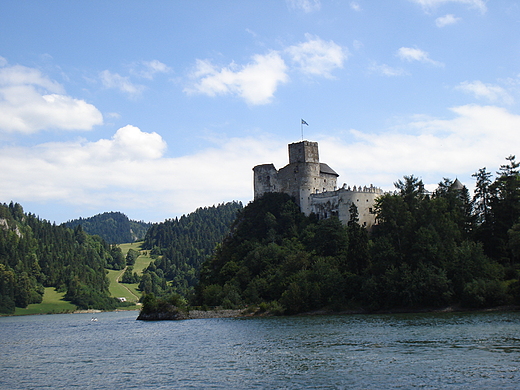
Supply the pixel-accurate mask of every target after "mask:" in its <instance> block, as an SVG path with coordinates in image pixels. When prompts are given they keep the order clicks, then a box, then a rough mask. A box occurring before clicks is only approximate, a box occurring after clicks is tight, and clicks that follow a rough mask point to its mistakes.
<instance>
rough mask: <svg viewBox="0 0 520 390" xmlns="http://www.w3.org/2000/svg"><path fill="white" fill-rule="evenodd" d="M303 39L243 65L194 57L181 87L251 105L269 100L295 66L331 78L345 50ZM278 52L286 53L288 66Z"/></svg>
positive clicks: (321, 42) (313, 74)
mask: <svg viewBox="0 0 520 390" xmlns="http://www.w3.org/2000/svg"><path fill="white" fill-rule="evenodd" d="M305 37H306V38H307V41H305V42H302V43H299V44H296V45H292V46H289V47H287V48H286V49H284V50H283V51H276V50H271V51H270V52H268V53H267V54H256V55H254V56H252V61H251V62H249V63H248V64H246V65H238V64H237V63H235V62H232V63H231V64H229V65H228V66H222V67H221V66H217V65H214V64H213V63H212V61H211V60H207V59H206V60H200V59H198V60H197V61H196V65H195V67H194V70H193V71H192V72H191V73H190V74H189V78H190V84H189V85H188V86H186V87H185V88H184V92H185V93H187V94H189V95H194V94H203V95H207V96H217V95H234V96H239V97H241V98H243V99H244V100H245V101H246V102H247V103H249V104H252V105H259V104H267V103H270V102H271V101H272V99H273V97H274V94H275V92H276V90H277V89H278V87H279V86H280V85H281V84H283V83H286V82H288V81H289V75H288V73H289V72H290V71H291V70H298V71H300V72H302V73H304V74H306V75H309V76H321V77H327V78H332V71H333V70H335V69H337V68H342V67H343V63H344V62H345V61H346V60H347V57H348V50H347V49H346V48H343V47H341V46H340V45H338V44H336V43H335V42H333V41H328V42H327V41H324V40H322V39H321V38H319V37H316V36H313V35H311V34H306V35H305ZM282 56H286V57H289V58H290V60H291V64H292V65H294V66H292V67H289V66H288V65H287V64H286V62H285V60H284V59H283V57H282Z"/></svg>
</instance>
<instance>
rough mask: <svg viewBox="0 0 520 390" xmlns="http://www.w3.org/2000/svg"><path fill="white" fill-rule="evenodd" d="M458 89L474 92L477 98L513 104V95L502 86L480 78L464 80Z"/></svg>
mask: <svg viewBox="0 0 520 390" xmlns="http://www.w3.org/2000/svg"><path fill="white" fill-rule="evenodd" d="M456 89H458V90H461V91H463V92H466V93H469V94H472V95H473V96H475V97H476V98H477V99H481V98H483V99H487V100H488V101H490V102H491V103H495V102H499V103H504V104H513V103H514V99H513V97H512V96H511V95H510V94H509V93H508V92H507V91H506V90H505V89H504V88H502V87H500V86H498V85H493V84H484V83H483V82H482V81H480V80H475V81H472V82H469V81H464V82H462V83H460V84H459V85H458V86H457V87H456Z"/></svg>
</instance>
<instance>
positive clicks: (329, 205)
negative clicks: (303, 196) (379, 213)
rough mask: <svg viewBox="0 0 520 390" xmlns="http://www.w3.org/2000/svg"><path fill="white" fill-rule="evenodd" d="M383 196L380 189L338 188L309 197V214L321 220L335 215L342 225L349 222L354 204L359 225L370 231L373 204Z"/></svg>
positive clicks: (373, 219) (372, 221)
mask: <svg viewBox="0 0 520 390" xmlns="http://www.w3.org/2000/svg"><path fill="white" fill-rule="evenodd" d="M382 194H383V191H382V190H381V189H380V188H376V187H373V186H372V185H371V186H370V187H358V188H356V187H354V188H353V189H350V188H340V189H339V190H336V191H332V192H324V193H320V194H314V195H312V196H311V200H310V203H311V206H310V207H311V212H313V213H315V214H316V215H318V217H319V218H320V219H321V218H330V217H331V216H333V215H335V216H337V217H338V218H339V220H340V221H341V222H342V223H343V224H347V223H348V221H350V211H349V209H350V206H351V205H352V203H354V204H355V205H356V207H357V210H358V218H359V224H360V225H361V226H364V227H366V228H368V229H370V228H371V227H372V226H373V225H375V223H376V216H375V214H374V204H375V201H376V199H377V198H378V197H379V196H381V195H382Z"/></svg>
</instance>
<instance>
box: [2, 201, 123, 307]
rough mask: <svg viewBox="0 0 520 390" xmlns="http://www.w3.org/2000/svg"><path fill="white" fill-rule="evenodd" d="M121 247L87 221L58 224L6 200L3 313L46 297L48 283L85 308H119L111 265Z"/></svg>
mask: <svg viewBox="0 0 520 390" xmlns="http://www.w3.org/2000/svg"><path fill="white" fill-rule="evenodd" d="M116 249H119V248H116V247H113V248H111V247H110V246H109V245H108V244H107V243H106V242H105V241H104V240H103V239H102V238H101V237H99V236H91V235H88V234H87V233H85V232H84V231H83V230H82V229H81V226H77V227H76V228H75V229H70V228H67V227H65V226H57V225H56V224H51V223H50V222H48V221H46V220H41V219H39V218H38V217H36V216H35V215H34V214H26V213H25V212H24V210H23V208H22V206H21V205H19V204H17V203H16V204H15V203H12V202H11V204H9V205H6V204H0V313H8V314H10V313H13V312H14V310H15V306H17V307H22V308H23V307H26V306H27V305H28V304H31V303H40V302H41V301H42V296H43V292H44V287H56V289H57V290H59V291H63V292H66V295H65V298H66V299H68V300H70V301H71V302H72V303H74V304H76V305H77V306H78V307H80V308H84V309H87V308H96V309H114V308H115V307H116V306H117V305H118V302H117V300H116V299H115V298H110V297H109V293H108V285H109V281H108V279H107V277H106V273H105V267H107V266H109V265H111V264H114V263H115V262H116V260H114V258H113V255H114V256H117V255H121V254H120V250H119V251H117V250H116ZM120 257H122V256H120Z"/></svg>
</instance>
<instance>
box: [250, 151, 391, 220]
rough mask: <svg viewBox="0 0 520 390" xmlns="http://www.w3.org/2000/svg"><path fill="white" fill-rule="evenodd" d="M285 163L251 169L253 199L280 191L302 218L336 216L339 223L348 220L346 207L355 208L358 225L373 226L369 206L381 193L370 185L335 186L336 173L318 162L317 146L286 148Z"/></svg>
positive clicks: (348, 214)
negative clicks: (290, 197) (291, 198)
mask: <svg viewBox="0 0 520 390" xmlns="http://www.w3.org/2000/svg"><path fill="white" fill-rule="evenodd" d="M288 149H289V164H287V165H286V166H285V167H283V168H281V169H280V170H277V169H276V167H275V166H274V165H273V164H261V165H257V166H255V167H254V168H253V172H254V197H255V199H257V198H259V197H261V196H262V195H263V194H265V193H267V192H283V193H286V194H289V195H291V196H292V197H294V198H295V200H296V203H297V204H298V205H299V206H300V209H301V210H302V212H303V213H305V214H306V215H310V214H311V213H314V214H316V215H318V217H319V218H329V217H330V216H332V215H336V216H338V218H339V219H340V220H341V221H342V222H343V223H345V224H346V223H347V222H348V221H349V220H350V211H349V210H350V206H351V205H352V204H355V205H356V207H357V209H358V214H359V223H360V224H361V225H363V226H366V227H371V226H372V225H374V224H375V214H374V213H373V206H374V204H375V200H376V198H377V197H379V196H380V195H382V194H383V191H382V190H381V189H380V188H378V187H374V186H373V185H372V184H370V186H353V187H350V186H348V187H347V185H346V184H343V186H342V187H341V188H337V187H336V181H337V178H338V176H339V175H338V174H337V173H336V172H335V171H334V170H333V169H332V168H331V167H329V166H328V165H327V164H325V163H321V162H320V161H319V152H318V143H317V142H311V141H301V142H296V143H293V144H289V145H288Z"/></svg>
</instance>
